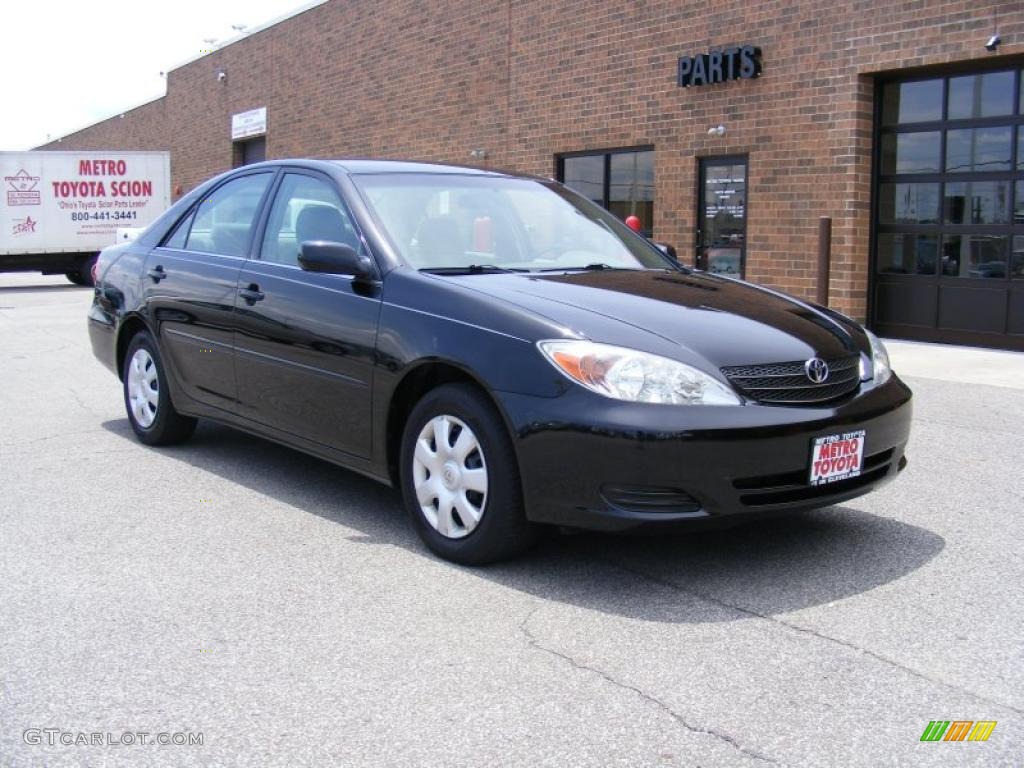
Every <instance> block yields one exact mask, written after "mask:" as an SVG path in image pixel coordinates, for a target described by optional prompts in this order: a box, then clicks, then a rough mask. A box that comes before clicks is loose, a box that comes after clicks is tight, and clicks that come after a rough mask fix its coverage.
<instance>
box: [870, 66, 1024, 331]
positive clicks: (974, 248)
mask: <svg viewBox="0 0 1024 768" xmlns="http://www.w3.org/2000/svg"><path fill="white" fill-rule="evenodd" d="M1021 80H1022V76H1021V68H1020V67H1019V66H1016V67H1006V65H1003V67H1002V68H999V69H994V70H989V71H980V72H979V71H974V72H966V73H958V74H949V75H944V76H941V77H918V78H914V79H901V80H890V81H887V82H880V84H879V85H880V88H879V93H880V97H879V101H880V103H879V109H878V115H879V117H878V127H877V130H876V136H875V146H876V166H875V167H876V169H877V173H876V188H875V205H874V210H875V227H874V232H875V243H874V255H873V280H872V323H873V326H874V327H875V329H876V330H877V331H879V332H880V333H881V334H883V335H888V336H893V337H900V338H910V339H921V340H926V341H947V342H953V343H962V344H977V345H984V346H992V347H1005V348H1009V349H1024V90H1022V88H1024V86H1022V83H1021Z"/></svg>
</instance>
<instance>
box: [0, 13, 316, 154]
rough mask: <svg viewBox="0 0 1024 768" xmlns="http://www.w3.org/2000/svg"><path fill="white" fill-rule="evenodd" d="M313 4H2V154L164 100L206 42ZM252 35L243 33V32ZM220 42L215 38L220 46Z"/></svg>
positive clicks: (0, 75) (0, 97)
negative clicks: (171, 77)
mask: <svg viewBox="0 0 1024 768" xmlns="http://www.w3.org/2000/svg"><path fill="white" fill-rule="evenodd" d="M314 4H316V3H315V1H314V2H310V0H175V2H173V3H171V2H166V0H165V1H164V2H154V0H90V2H82V1H81V0H79V1H77V2H76V1H71V2H69V1H68V0H4V1H3V2H2V4H0V29H2V30H3V33H2V36H0V150H23V149H30V148H31V147H34V146H37V145H39V144H42V143H43V142H45V141H47V140H48V137H50V138H52V139H56V138H58V137H59V136H64V135H65V134H68V133H71V132H72V131H75V130H77V129H79V128H83V127H85V126H86V125H90V124H92V123H94V122H96V121H98V120H103V119H104V118H107V117H111V116H113V115H116V114H120V113H121V112H124V111H125V110H127V109H130V108H132V107H136V106H138V105H139V104H142V103H144V102H147V101H150V100H152V99H155V98H159V97H160V96H163V95H164V93H165V92H166V83H165V80H164V78H163V77H161V76H160V73H161V72H167V71H168V70H171V69H174V68H175V67H177V66H178V65H180V64H183V63H184V62H186V61H188V60H190V59H192V58H195V57H197V56H199V55H200V54H201V51H202V50H203V49H204V48H208V47H210V46H209V43H207V42H205V40H207V39H210V38H212V39H215V40H217V41H218V43H223V42H225V41H227V40H230V39H232V38H236V37H237V36H238V34H239V33H238V32H237V31H235V30H234V29H232V26H233V25H242V24H244V25H246V26H247V28H248V29H252V28H255V27H257V26H259V25H261V24H264V23H266V22H268V21H271V20H272V19H275V18H277V17H279V16H282V15H284V14H288V13H291V12H293V11H295V10H297V9H300V8H304V7H306V6H309V5H314ZM243 34H244V32H243ZM215 45H216V43H215Z"/></svg>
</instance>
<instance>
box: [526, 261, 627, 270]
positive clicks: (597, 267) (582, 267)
mask: <svg viewBox="0 0 1024 768" xmlns="http://www.w3.org/2000/svg"><path fill="white" fill-rule="evenodd" d="M608 269H610V270H626V271H630V270H640V269H643V267H613V266H612V265H611V264H605V263H604V262H597V263H594V264H582V265H581V264H576V265H572V266H565V267H546V268H544V269H538V270H537V271H538V272H572V271H576V272H603V271H605V270H608Z"/></svg>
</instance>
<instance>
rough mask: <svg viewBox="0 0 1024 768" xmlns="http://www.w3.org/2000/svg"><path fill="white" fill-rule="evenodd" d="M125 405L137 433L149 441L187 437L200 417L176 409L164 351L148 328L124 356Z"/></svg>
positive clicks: (165, 441)
mask: <svg viewBox="0 0 1024 768" xmlns="http://www.w3.org/2000/svg"><path fill="white" fill-rule="evenodd" d="M122 379H123V380H124V406H125V410H126V411H127V412H128V421H129V422H130V423H131V425H132V430H133V431H134V432H135V435H136V436H137V437H138V438H139V440H141V441H142V442H143V443H145V444H146V445H173V444H174V443H180V442H182V441H184V440H187V439H188V438H190V437H191V436H192V433H193V432H194V431H195V429H196V420H195V419H194V418H192V417H190V416H182V415H181V414H180V413H178V412H177V411H176V410H175V409H174V405H173V404H172V403H171V395H170V392H169V390H168V388H167V377H166V375H165V374H164V368H163V361H162V359H161V357H160V351H159V350H158V349H157V347H156V343H155V342H154V341H153V337H152V336H151V335H150V334H149V332H148V331H139V332H138V333H136V334H135V335H134V336H133V337H132V340H131V342H129V344H128V351H127V352H126V353H125V356H124V370H123V371H122Z"/></svg>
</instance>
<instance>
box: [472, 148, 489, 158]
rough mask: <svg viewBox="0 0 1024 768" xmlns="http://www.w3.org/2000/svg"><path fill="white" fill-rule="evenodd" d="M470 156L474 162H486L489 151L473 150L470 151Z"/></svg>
mask: <svg viewBox="0 0 1024 768" xmlns="http://www.w3.org/2000/svg"><path fill="white" fill-rule="evenodd" d="M469 156H470V157H472V158H473V159H474V160H486V159H487V150H486V149H471V150H469Z"/></svg>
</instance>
